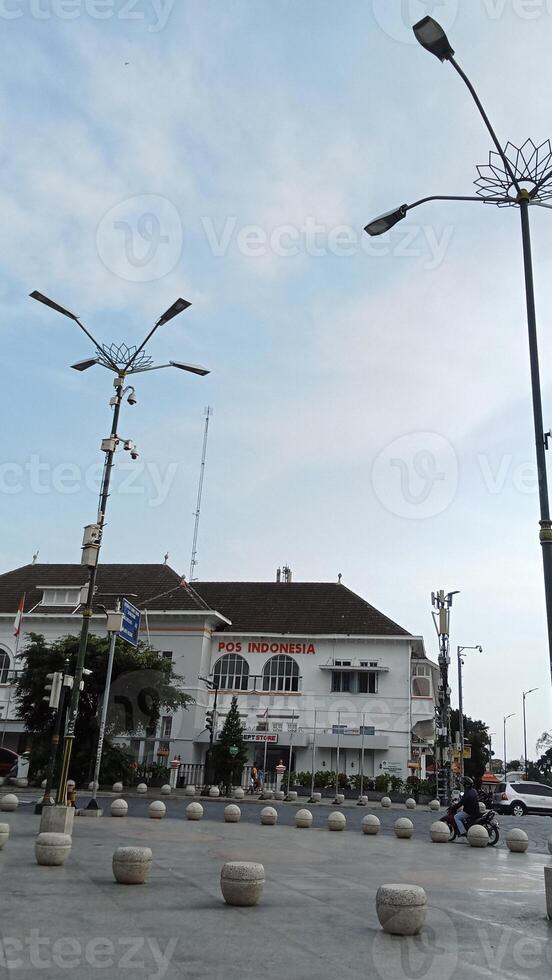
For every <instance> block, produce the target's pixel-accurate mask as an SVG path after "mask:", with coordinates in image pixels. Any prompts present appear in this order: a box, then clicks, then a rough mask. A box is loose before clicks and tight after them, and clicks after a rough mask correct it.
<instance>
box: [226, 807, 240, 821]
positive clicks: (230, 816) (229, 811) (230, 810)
mask: <svg viewBox="0 0 552 980" xmlns="http://www.w3.org/2000/svg"><path fill="white" fill-rule="evenodd" d="M240 819H241V810H240V808H239V806H236V804H235V803H229V804H228V806H227V807H225V808H224V822H225V823H239V822H240Z"/></svg>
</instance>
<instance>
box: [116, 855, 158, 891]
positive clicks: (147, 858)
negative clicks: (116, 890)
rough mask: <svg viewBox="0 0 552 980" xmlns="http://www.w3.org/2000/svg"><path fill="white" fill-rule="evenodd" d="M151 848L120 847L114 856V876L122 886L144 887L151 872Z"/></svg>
mask: <svg viewBox="0 0 552 980" xmlns="http://www.w3.org/2000/svg"><path fill="white" fill-rule="evenodd" d="M152 857H153V855H152V853H151V850H150V848H149V847H118V848H117V850H116V851H115V852H114V854H113V876H114V878H115V881H118V882H119V884H120V885H142V884H143V883H144V881H145V880H146V878H147V877H148V875H149V873H150V870H151V862H152Z"/></svg>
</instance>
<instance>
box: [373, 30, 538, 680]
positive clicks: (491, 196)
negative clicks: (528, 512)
mask: <svg viewBox="0 0 552 980" xmlns="http://www.w3.org/2000/svg"><path fill="white" fill-rule="evenodd" d="M413 30H414V34H415V36H416V38H417V40H418V41H419V43H420V44H421V45H422V47H424V48H425V49H426V50H427V51H430V52H431V54H434V55H435V57H437V58H438V59H439V60H440V61H443V62H444V61H448V62H449V64H451V65H452V67H453V68H454V69H455V71H456V72H457V73H458V75H459V76H460V78H461V79H462V81H463V82H464V84H465V85H466V86H467V88H468V90H469V92H470V94H471V96H472V98H473V100H474V102H475V104H476V106H477V108H478V110H479V113H480V115H481V117H482V119H483V121H484V123H485V126H486V127H487V131H488V132H489V134H490V136H491V139H492V141H493V143H494V145H495V147H496V151H491V153H490V154H489V162H488V164H485V165H480V166H478V167H477V170H478V174H479V176H478V179H477V180H476V181H475V186H476V188H477V195H476V196H451V195H432V196H430V197H424V198H421V199H420V200H418V201H415V202H414V203H413V204H402V205H401V206H400V207H399V208H395V209H394V210H392V211H388V212H386V213H385V214H383V215H381V216H380V217H379V218H376V219H374V220H373V221H371V222H369V223H368V224H367V225H366V227H365V231H366V232H367V233H368V234H369V235H382V234H384V233H385V232H386V231H388V230H389V229H390V228H392V227H393V225H395V224H397V222H398V221H402V219H403V218H405V217H406V215H407V213H408V211H410V210H412V209H413V208H416V207H418V206H419V205H421V204H425V203H426V201H475V202H479V203H482V204H496V205H498V207H517V208H519V211H520V217H521V234H522V247H523V264H524V274H525V295H526V306H527V327H528V336H529V360H530V367H531V391H532V400H533V425H534V431H535V447H536V457H537V470H538V485H539V504H540V522H539V523H540V532H539V540H540V544H541V548H542V560H543V572H544V590H545V597H546V615H547V627H548V653H549V660H550V671H551V675H552V521H551V519H550V504H549V497H548V479H547V472H546V457H545V453H546V449H547V448H548V438H549V437H548V434H547V433H545V432H544V425H543V417H542V398H541V386H540V371H539V353H538V343H537V324H536V314H535V293H534V285H533V266H532V257H531V235H530V227H529V207H530V206H537V207H545V208H550V207H552V205H550V204H548V203H546V202H547V201H549V200H550V198H552V146H551V144H550V140H546V142H544V143H541V144H540V145H537V144H535V143H533V141H532V140H530V139H528V140H526V141H525V143H524V144H523V145H522V146H521V147H516V146H514V145H513V144H512V143H507V144H506V146H505V147H503V146H502V144H501V143H500V141H499V139H498V137H497V135H496V133H495V131H494V129H493V127H492V125H491V123H490V120H489V118H488V116H487V114H486V112H485V110H484V108H483V105H482V103H481V101H480V99H479V96H478V95H477V92H476V91H475V88H474V86H473V85H472V83H471V82H470V80H469V78H468V77H467V75H466V74H465V72H464V71H463V70H462V68H461V67H460V65H459V64H458V63H457V61H456V60H455V58H454V51H453V49H452V47H451V45H450V43H449V41H448V38H447V36H446V34H445V32H444V30H443V28H442V27H441V26H440V25H439V24H438V23H437V21H435V20H434V19H433V18H432V17H424V18H423V19H422V20H421V21H419V23H417V24H415V25H414V28H413Z"/></svg>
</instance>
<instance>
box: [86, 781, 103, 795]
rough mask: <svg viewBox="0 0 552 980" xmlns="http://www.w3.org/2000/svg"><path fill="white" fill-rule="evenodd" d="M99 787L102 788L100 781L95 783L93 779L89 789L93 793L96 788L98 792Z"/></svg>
mask: <svg viewBox="0 0 552 980" xmlns="http://www.w3.org/2000/svg"><path fill="white" fill-rule="evenodd" d="M99 788H100V784H99V783H95V782H94V781H93V780H92V782H91V783H88V790H89V792H90V793H93V792H94V790H96V792H98V790H99Z"/></svg>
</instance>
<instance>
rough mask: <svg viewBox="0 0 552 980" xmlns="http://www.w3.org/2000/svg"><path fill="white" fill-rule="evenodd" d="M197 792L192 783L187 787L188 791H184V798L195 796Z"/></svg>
mask: <svg viewBox="0 0 552 980" xmlns="http://www.w3.org/2000/svg"><path fill="white" fill-rule="evenodd" d="M195 791H196V788H195V786H192V784H191V783H190V784H189V785H188V786H186V789H185V790H184V796H195Z"/></svg>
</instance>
